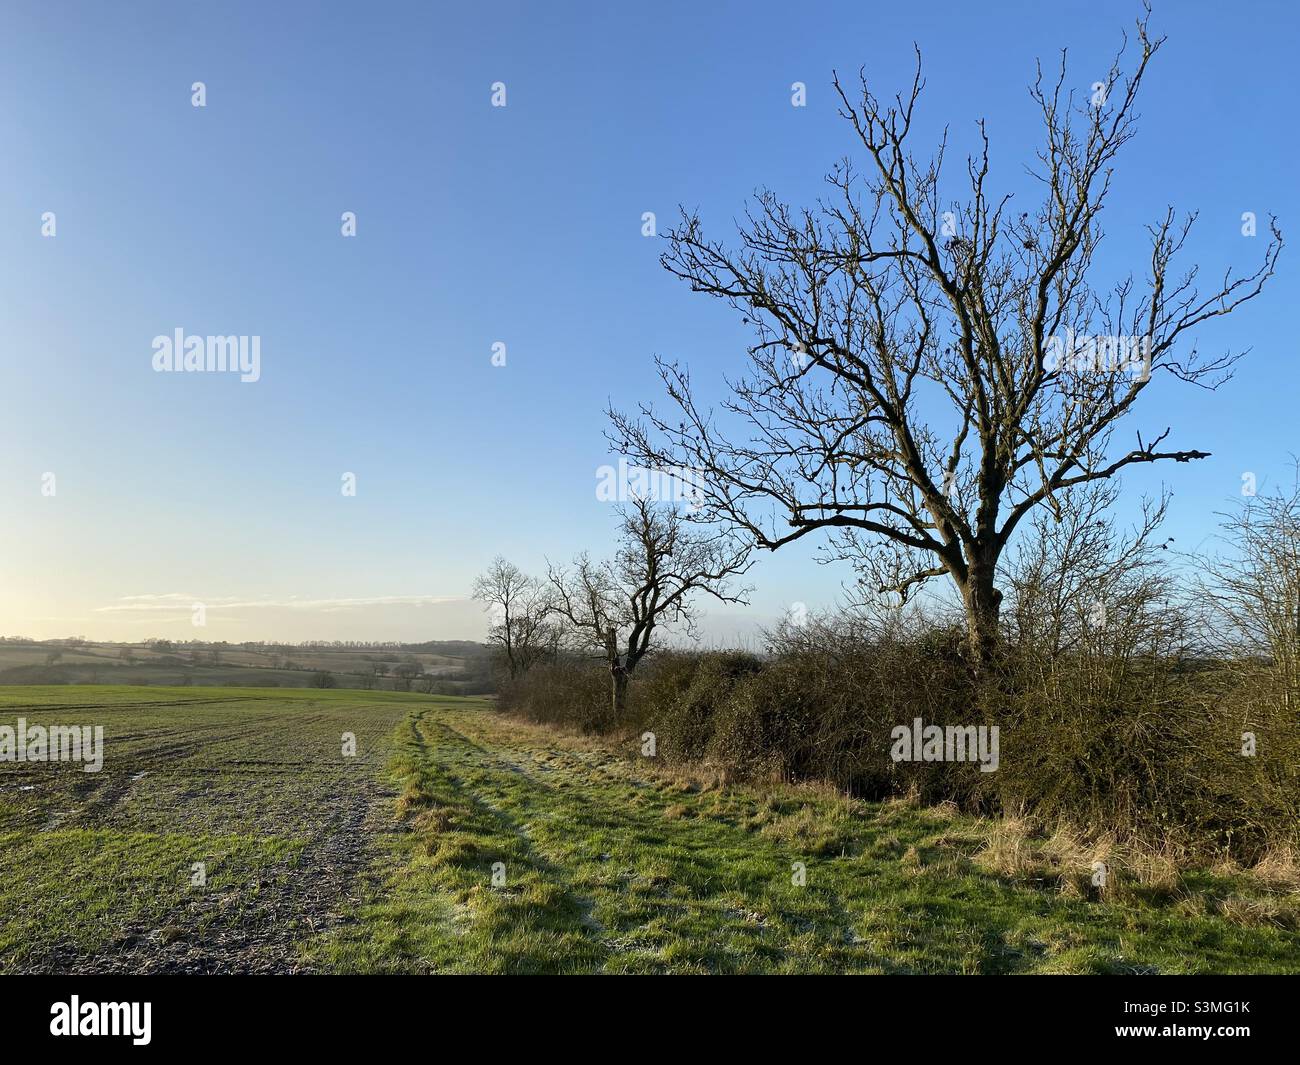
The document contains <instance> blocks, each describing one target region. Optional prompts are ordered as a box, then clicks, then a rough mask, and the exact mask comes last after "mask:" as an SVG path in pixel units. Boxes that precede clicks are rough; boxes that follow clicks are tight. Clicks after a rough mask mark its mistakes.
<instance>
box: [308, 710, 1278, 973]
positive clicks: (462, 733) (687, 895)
mask: <svg viewBox="0 0 1300 1065" xmlns="http://www.w3.org/2000/svg"><path fill="white" fill-rule="evenodd" d="M392 768H393V772H394V773H395V774H396V775H397V776H398V777H399V778H400V779H401V780H402V783H403V787H404V791H403V794H402V798H401V799H400V801H399V807H400V811H401V813H400V815H401V817H402V823H403V825H404V826H405V828H406V829H407V831H406V832H404V833H402V834H399V835H397V836H395V837H393V838H392V840H391V842H390V845H389V847H390V852H389V856H388V866H389V872H388V875H387V878H386V879H385V881H384V882H383V884H382V887H381V888H380V889H379V890H378V892H377V893H376V896H375V897H374V898H373V899H372V901H371V902H370V904H369V905H368V906H366V907H365V908H364V910H363V911H362V913H361V915H360V916H361V919H360V921H359V922H358V923H356V924H353V925H347V926H344V927H342V928H341V929H339V930H338V931H336V932H335V933H333V934H331V935H330V936H328V937H326V938H325V939H324V940H323V941H319V942H317V943H316V944H314V945H313V950H315V951H316V952H317V956H318V957H319V958H320V959H321V960H322V963H323V964H325V965H327V966H329V967H331V968H337V969H343V970H348V971H362V972H375V971H379V972H393V971H397V972H424V971H447V970H451V971H460V972H607V973H669V972H676V973H714V972H718V973H731V972H754V973H758V972H784V973H811V972H823V973H834V972H858V973H937V972H942V973H952V972H955V973H1033V972H1044V973H1047V972H1069V973H1094V972H1095V973H1112V972H1113V973H1124V972H1167V973H1192V972H1300V940H1298V939H1297V937H1296V936H1295V935H1294V933H1293V932H1292V931H1290V930H1288V928H1286V927H1282V926H1274V925H1271V924H1268V923H1267V921H1265V923H1263V924H1253V925H1243V924H1242V923H1240V922H1239V921H1233V920H1229V919H1228V918H1227V917H1225V916H1223V915H1221V914H1220V913H1218V912H1215V907H1216V902H1217V900H1219V899H1220V898H1221V897H1234V898H1238V899H1242V898H1252V899H1256V900H1260V901H1261V902H1263V901H1264V900H1267V899H1269V898H1270V897H1271V896H1273V895H1276V892H1275V891H1271V890H1270V889H1269V888H1268V887H1267V886H1266V885H1264V884H1262V883H1261V882H1259V881H1258V880H1257V879H1255V878H1251V877H1248V876H1246V875H1244V874H1236V875H1226V874H1224V875H1218V876H1211V875H1209V874H1195V873H1192V874H1189V875H1187V876H1185V877H1183V878H1182V880H1181V881H1180V883H1179V885H1178V886H1177V887H1175V888H1172V889H1169V888H1164V889H1162V890H1159V891H1154V890H1153V891H1145V890H1144V889H1142V887H1141V885H1133V886H1131V887H1130V888H1129V889H1128V890H1126V891H1124V892H1123V893H1122V894H1123V901H1122V902H1116V903H1110V902H1101V901H1097V902H1093V901H1088V900H1087V899H1086V898H1082V897H1080V898H1071V897H1068V893H1063V892H1062V890H1060V888H1059V887H1058V886H1057V885H1056V884H1054V883H1053V884H1045V883H1037V882H1033V881H1031V882H1018V881H1016V880H1013V879H1009V878H1005V877H1001V876H998V875H994V874H992V873H990V872H987V871H985V870H984V869H983V868H982V867H981V865H980V863H979V862H977V861H976V855H977V854H978V853H979V852H980V851H981V850H982V849H983V848H984V847H985V845H986V843H987V842H988V840H989V837H990V834H991V832H992V831H993V829H994V828H995V826H993V825H991V824H990V823H988V822H984V821H979V820H976V819H970V818H963V817H960V816H956V815H954V814H952V813H950V812H947V811H942V810H938V811H936V810H924V809H916V808H913V807H911V806H908V805H906V804H902V803H887V804H870V803H861V802H852V801H848V800H845V799H843V798H841V797H839V796H836V795H834V794H831V793H828V792H826V791H825V790H818V789H807V788H792V787H776V788H768V789H755V788H744V787H736V786H731V787H705V788H701V787H700V786H699V785H695V784H691V783H690V782H688V781H683V780H676V779H674V778H673V777H671V776H668V775H661V774H657V773H655V772H654V771H653V767H652V766H650V765H649V764H647V763H645V762H641V763H637V762H634V761H631V760H629V759H626V758H623V757H620V756H617V755H616V754H614V753H611V752H610V751H608V750H606V749H604V748H602V747H601V746H600V745H599V744H596V743H593V742H589V741H584V740H579V739H574V738H572V737H564V736H562V735H560V734H557V733H555V732H553V731H549V730H546V729H542V728H536V727H531V726H527V725H523V724H520V723H517V722H512V721H510V720H508V719H506V718H503V717H501V716H499V715H497V714H494V713H490V712H486V711H484V710H483V709H480V708H477V707H473V706H467V705H451V704H443V705H439V706H436V707H432V708H428V709H424V710H421V711H418V712H417V713H416V714H415V716H414V719H413V720H412V721H410V722H408V723H407V724H406V725H405V726H404V727H403V730H402V732H401V735H400V742H399V745H398V751H397V754H396V757H395V758H394V761H393V766H392ZM496 863H501V865H498V866H497V868H498V870H500V868H501V866H504V874H505V875H504V883H499V884H497V885H495V886H494V884H493V880H492V869H493V866H494V865H495V864H496ZM796 863H801V864H802V866H803V868H804V870H805V874H806V877H805V880H804V882H803V883H802V884H798V883H796V882H795V879H796V878H795V875H794V872H793V871H792V870H793V868H794V867H795V865H796ZM1198 876H1199V880H1198ZM1067 879H1068V878H1067ZM1117 893H1119V892H1118V891H1117ZM1288 901H1289V902H1291V903H1293V902H1294V901H1295V898H1294V896H1292V897H1290V899H1289V900H1288ZM1260 912H1263V913H1276V912H1277V908H1276V906H1274V907H1273V908H1272V909H1271V910H1270V909H1269V907H1267V906H1261V907H1260ZM1291 912H1292V913H1293V912H1294V911H1291ZM1292 927H1293V926H1292Z"/></svg>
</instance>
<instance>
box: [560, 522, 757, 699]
mask: <svg viewBox="0 0 1300 1065" xmlns="http://www.w3.org/2000/svg"><path fill="white" fill-rule="evenodd" d="M748 558H749V548H748V547H747V546H746V545H744V544H742V543H737V542H736V541H735V539H734V538H733V537H731V536H730V535H728V534H727V533H726V532H710V531H708V530H702V529H700V528H699V527H696V526H692V525H691V524H690V523H689V522H687V521H686V520H685V519H684V517H683V515H682V513H681V511H680V510H679V509H677V508H676V507H674V506H672V505H669V504H661V503H655V502H653V501H651V500H649V499H645V498H638V499H633V500H632V502H631V503H629V504H628V505H627V507H626V508H625V510H624V512H623V520H622V523H621V525H620V528H619V545H618V551H617V554H616V555H615V557H614V558H613V559H612V560H609V561H604V562H594V561H592V560H591V558H589V557H588V556H587V555H585V554H584V555H579V556H578V557H577V558H576V559H575V560H574V564H573V568H572V569H571V570H570V569H566V568H564V567H558V566H552V567H551V568H550V586H551V592H552V602H553V603H554V606H555V610H556V612H557V613H558V614H559V615H560V616H561V617H562V618H563V619H564V621H565V622H567V626H568V629H569V636H570V638H571V639H572V641H573V642H574V643H576V644H577V645H578V646H579V647H580V648H582V649H586V650H590V651H594V652H596V653H597V654H599V655H600V656H602V657H603V658H604V660H605V661H606V663H608V665H609V675H610V687H611V702H610V708H611V711H612V713H613V717H614V720H615V722H617V721H619V720H620V719H621V718H622V715H623V711H624V709H625V708H626V705H627V688H628V682H629V681H630V680H631V678H632V674H633V673H634V672H635V671H636V667H637V665H638V664H639V663H640V662H641V660H642V659H644V658H645V656H646V654H647V653H648V652H649V650H650V646H651V639H652V637H653V636H654V634H655V632H656V631H657V630H658V629H659V628H660V627H662V626H667V625H677V626H680V627H681V628H683V629H684V630H685V631H687V632H690V631H692V629H693V626H694V621H695V602H694V599H695V596H696V595H697V594H700V595H705V596H709V597H711V598H713V599H716V600H718V601H719V602H723V603H738V602H743V601H744V594H745V593H744V590H741V589H733V587H732V583H731V582H732V579H733V578H735V577H737V576H739V575H740V574H742V573H744V572H745V570H747V569H748V568H749V561H748Z"/></svg>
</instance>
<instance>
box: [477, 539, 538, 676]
mask: <svg viewBox="0 0 1300 1065" xmlns="http://www.w3.org/2000/svg"><path fill="white" fill-rule="evenodd" d="M473 595H474V598H475V599H477V600H478V601H479V602H480V603H484V604H486V605H487V609H488V611H489V612H490V613H491V615H492V620H491V622H490V624H489V628H488V640H489V642H491V643H494V644H496V645H497V646H498V647H499V648H500V649H501V653H502V654H503V656H504V657H505V661H506V668H507V669H508V670H509V671H510V677H511V679H514V678H515V677H518V676H519V675H520V674H521V673H527V672H528V670H529V669H531V668H532V667H533V666H534V665H535V664H536V663H537V662H539V661H541V659H543V658H545V657H546V656H547V655H548V654H550V653H551V652H552V651H553V649H554V646H555V638H556V631H555V625H554V624H553V622H552V613H553V606H552V603H551V600H550V589H549V587H548V585H547V584H546V583H545V582H543V581H540V580H538V579H537V578H536V577H530V576H528V575H527V574H526V573H524V572H523V571H522V570H521V569H520V568H519V567H518V566H516V565H515V564H514V563H513V562H508V561H506V560H505V559H504V558H502V557H501V556H500V555H497V557H496V558H494V559H493V560H492V564H491V565H490V566H489V567H488V569H487V572H486V573H484V574H483V575H482V576H480V577H479V578H478V579H477V580H475V582H474V592H473Z"/></svg>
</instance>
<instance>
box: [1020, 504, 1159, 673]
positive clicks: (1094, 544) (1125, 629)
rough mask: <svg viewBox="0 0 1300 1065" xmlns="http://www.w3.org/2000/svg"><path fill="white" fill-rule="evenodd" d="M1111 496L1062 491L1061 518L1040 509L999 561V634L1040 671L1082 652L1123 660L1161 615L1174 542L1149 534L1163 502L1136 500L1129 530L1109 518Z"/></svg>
mask: <svg viewBox="0 0 1300 1065" xmlns="http://www.w3.org/2000/svg"><path fill="white" fill-rule="evenodd" d="M1118 498H1119V483H1118V482H1116V481H1098V482H1094V483H1092V484H1084V485H1079V486H1076V487H1074V488H1067V489H1064V490H1063V491H1062V492H1061V494H1060V496H1059V498H1058V500H1057V502H1058V504H1059V517H1058V515H1057V514H1054V513H1052V512H1050V511H1048V510H1046V509H1040V510H1039V511H1038V512H1037V513H1035V514H1034V515H1032V516H1031V517H1030V519H1029V520H1030V525H1029V526H1028V528H1029V530H1030V534H1029V535H1027V536H1025V537H1024V538H1023V539H1022V540H1021V542H1020V543H1019V544H1017V545H1016V548H1015V549H1014V550H1012V551H1009V552H1008V553H1007V554H1006V556H1004V559H1003V562H1004V564H1005V573H1004V576H1003V578H1002V580H1003V584H1004V586H1005V587H1007V589H1008V591H1009V593H1010V595H1009V609H1008V611H1007V614H1008V616H1007V618H1006V621H1007V628H1009V629H1010V631H1011V633H1012V635H1013V637H1014V638H1015V641H1016V643H1017V644H1018V645H1020V646H1021V647H1022V648H1024V649H1026V650H1028V651H1030V652H1031V653H1032V655H1033V656H1034V657H1035V658H1036V659H1038V660H1040V661H1041V663H1042V665H1043V666H1044V667H1045V668H1050V665H1051V663H1053V662H1055V661H1056V659H1058V658H1059V657H1060V656H1061V655H1063V654H1069V653H1073V652H1076V651H1080V650H1090V651H1092V652H1094V653H1098V654H1101V655H1102V656H1103V657H1124V656H1129V655H1131V654H1133V653H1134V649H1135V648H1136V647H1138V646H1140V644H1141V641H1140V639H1139V636H1140V634H1146V635H1148V636H1150V635H1152V634H1153V631H1154V630H1156V629H1162V626H1161V625H1160V623H1159V617H1160V615H1161V614H1167V613H1169V611H1168V610H1167V609H1165V606H1166V604H1167V601H1168V599H1169V598H1170V596H1171V595H1172V584H1173V582H1172V578H1171V577H1170V568H1171V567H1170V565H1169V559H1170V556H1169V555H1168V554H1166V552H1167V551H1168V549H1169V544H1170V543H1171V542H1172V537H1170V538H1168V539H1165V540H1160V539H1159V537H1158V535H1157V531H1158V529H1159V528H1160V525H1161V523H1162V522H1163V521H1164V518H1165V513H1166V511H1167V509H1168V504H1169V496H1168V494H1165V495H1162V496H1161V497H1160V498H1159V499H1158V500H1143V502H1142V508H1141V516H1140V518H1139V519H1138V520H1137V522H1136V523H1135V525H1134V526H1133V527H1132V528H1131V529H1127V530H1126V529H1122V528H1120V527H1119V526H1118V525H1117V524H1116V522H1115V520H1114V518H1113V516H1112V515H1113V511H1114V507H1115V503H1116V501H1117V500H1118Z"/></svg>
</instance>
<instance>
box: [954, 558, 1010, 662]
mask: <svg viewBox="0 0 1300 1065" xmlns="http://www.w3.org/2000/svg"><path fill="white" fill-rule="evenodd" d="M993 572H994V570H993V566H991V565H982V566H972V567H971V570H970V575H969V577H968V578H967V581H966V584H965V586H964V587H963V588H962V590H961V591H962V600H963V602H964V604H965V607H966V634H967V645H968V647H969V650H970V655H971V664H972V666H973V668H974V669H975V671H976V672H983V671H984V669H985V668H986V667H987V666H988V665H989V664H990V663H991V662H992V661H993V657H994V655H995V654H996V653H997V648H998V640H999V633H998V617H999V614H1000V613H1001V609H1002V593H1001V592H1000V591H998V590H997V588H996V587H995V586H994V584H993Z"/></svg>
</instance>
